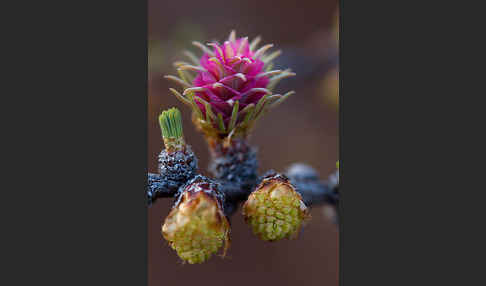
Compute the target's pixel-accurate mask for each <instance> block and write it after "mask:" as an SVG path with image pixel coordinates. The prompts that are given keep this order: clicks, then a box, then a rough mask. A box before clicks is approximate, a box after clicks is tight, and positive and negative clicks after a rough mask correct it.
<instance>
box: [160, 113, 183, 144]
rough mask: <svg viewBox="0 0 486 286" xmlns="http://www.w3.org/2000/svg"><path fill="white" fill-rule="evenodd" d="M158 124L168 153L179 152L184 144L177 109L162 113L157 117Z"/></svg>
mask: <svg viewBox="0 0 486 286" xmlns="http://www.w3.org/2000/svg"><path fill="white" fill-rule="evenodd" d="M159 124H160V129H162V137H163V139H164V144H165V147H166V148H167V149H168V151H175V150H181V149H182V147H184V145H185V143H184V135H183V132H182V116H181V112H180V111H179V109H177V108H175V107H173V108H170V109H168V110H165V111H163V112H162V114H160V115H159Z"/></svg>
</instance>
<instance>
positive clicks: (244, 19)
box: [147, 0, 339, 286]
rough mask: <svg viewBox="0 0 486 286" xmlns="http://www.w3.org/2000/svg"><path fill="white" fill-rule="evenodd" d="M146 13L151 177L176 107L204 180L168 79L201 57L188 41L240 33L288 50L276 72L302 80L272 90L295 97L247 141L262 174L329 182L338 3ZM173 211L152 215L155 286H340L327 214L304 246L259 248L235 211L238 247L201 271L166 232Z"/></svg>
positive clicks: (208, 4) (152, 3)
mask: <svg viewBox="0 0 486 286" xmlns="http://www.w3.org/2000/svg"><path fill="white" fill-rule="evenodd" d="M148 4H149V10H148V15H149V18H148V21H149V22H148V29H149V42H148V46H149V74H148V77H149V82H148V88H149V94H148V118H147V120H148V154H147V155H148V162H149V165H148V170H149V171H150V172H156V166H157V155H158V153H159V152H160V151H161V150H162V148H163V143H162V140H161V132H160V129H159V126H158V123H157V116H158V114H159V113H160V112H161V111H162V110H164V109H167V108H169V107H172V106H176V107H178V108H179V109H180V110H181V111H182V113H183V118H184V134H185V137H186V141H187V142H189V144H190V145H191V146H192V147H193V150H194V152H195V153H196V154H197V156H198V158H199V167H200V169H201V171H203V173H204V174H207V173H205V172H206V170H205V169H206V167H207V165H208V152H207V149H206V143H205V141H204V139H203V138H202V136H201V135H200V134H199V133H196V132H195V129H194V127H193V126H192V124H191V122H190V112H189V110H188V108H187V107H186V106H183V105H182V104H181V103H180V102H179V101H178V100H177V99H176V98H175V97H174V96H173V95H171V94H169V91H168V88H169V87H176V88H179V87H178V86H174V84H172V83H171V82H169V81H167V80H165V79H164V78H163V77H162V76H163V75H165V74H175V69H174V68H173V67H172V62H173V61H175V60H177V59H183V58H184V56H183V55H182V50H184V49H191V50H193V51H197V49H195V48H193V46H192V45H191V41H193V40H198V41H201V42H203V43H206V42H208V41H209V40H214V39H216V40H220V41H222V40H224V39H226V37H227V36H228V34H229V32H230V31H231V30H232V29H236V32H237V36H239V37H242V36H249V37H250V39H252V38H254V37H256V36H257V35H261V36H262V37H263V41H262V43H274V44H275V46H276V48H274V49H273V50H276V49H282V51H283V54H282V55H281V56H280V57H279V58H277V60H276V62H275V64H276V68H279V67H281V68H286V67H289V68H291V69H292V70H293V71H294V72H296V73H297V76H296V77H294V78H291V79H287V80H285V81H283V82H281V84H280V85H279V86H278V87H277V89H276V91H277V92H286V91H288V90H295V91H296V94H295V95H292V96H291V97H290V98H289V99H287V101H286V102H284V103H283V104H282V105H280V106H279V107H278V108H277V109H276V110H273V111H271V112H270V113H268V114H267V115H266V116H264V117H262V119H261V120H260V121H259V124H258V125H257V127H256V129H255V131H254V133H253V135H252V137H251V139H250V142H251V143H253V144H254V145H256V146H258V148H259V158H260V172H264V171H266V170H268V169H275V170H278V171H283V170H285V168H286V167H287V166H288V165H289V164H291V163H293V162H305V163H308V164H310V165H312V166H313V167H315V168H316V169H317V170H318V171H319V173H320V174H321V178H322V179H325V178H327V176H328V175H329V174H330V173H331V172H332V171H333V170H334V168H335V164H336V161H337V160H338V144H339V141H338V139H339V138H338V129H339V126H338V107H337V84H336V83H337V73H336V71H337V69H336V67H337V64H338V62H337V35H336V29H337V26H336V23H337V13H338V12H337V7H338V5H339V4H338V1H337V0H320V1H317V0H316V1H289V0H280V1H270V0H258V1H256V0H248V1H241V0H240V1H223V0H218V1H194V0H186V1H162V0H149V1H148ZM197 52H198V51H197ZM179 90H180V89H179ZM171 205H172V200H161V201H157V202H156V203H155V204H154V205H153V206H152V207H151V208H150V209H149V210H148V217H149V218H148V227H149V229H148V232H149V233H148V239H149V241H148V243H149V244H148V259H149V261H148V264H149V267H148V275H149V279H148V280H149V285H150V286H155V285H170V286H172V285H195V284H194V283H197V285H201V286H204V285H211V286H219V285H231V286H239V285H245V286H248V285H281V286H284V285H306V286H312V285H329V286H335V285H338V259H339V257H338V229H337V227H336V226H335V225H334V224H332V222H331V221H330V219H329V218H327V217H326V216H325V215H324V213H325V212H324V208H323V207H316V208H313V209H312V211H311V214H312V220H311V222H310V223H309V224H308V225H307V226H306V227H305V228H304V229H303V232H302V233H301V235H300V237H299V238H298V239H296V240H292V241H290V240H284V241H279V242H275V243H267V242H263V241H260V240H258V239H257V238H256V237H255V236H254V235H253V234H252V233H251V231H250V229H249V228H248V227H247V226H246V225H245V223H244V222H243V219H242V216H241V214H240V211H238V212H237V213H236V214H235V215H234V216H233V217H232V219H231V223H232V229H231V231H232V232H231V240H232V244H231V247H230V249H229V251H228V255H227V257H226V258H225V259H221V258H220V257H217V256H213V257H212V258H211V259H210V260H209V261H208V262H206V263H204V264H202V265H189V264H186V265H182V263H181V261H180V259H179V258H178V257H177V255H176V253H175V252H174V251H173V250H171V249H170V247H169V246H168V245H167V243H166V241H165V240H164V239H163V237H162V235H161V233H160V230H161V224H162V223H163V221H164V219H165V217H166V216H167V214H168V212H169V209H170V207H171Z"/></svg>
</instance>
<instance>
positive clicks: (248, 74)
mask: <svg viewBox="0 0 486 286" xmlns="http://www.w3.org/2000/svg"><path fill="white" fill-rule="evenodd" d="M259 41H260V38H256V39H255V40H253V41H252V42H251V43H250V42H248V38H239V39H236V36H235V33H234V32H232V33H231V34H230V36H229V38H228V40H227V41H225V42H224V43H223V44H218V43H209V44H207V45H208V46H209V47H210V48H209V47H207V46H205V45H203V44H201V43H198V42H193V44H194V45H195V46H197V47H199V48H201V49H202V51H203V55H202V56H201V57H200V58H198V57H196V56H195V55H194V54H192V53H190V52H186V55H187V56H188V57H189V58H190V59H191V61H192V64H190V63H186V62H176V63H175V65H176V67H177V68H178V73H179V76H180V77H175V76H166V77H167V78H168V79H171V80H174V81H175V82H177V83H179V84H180V85H182V87H183V88H184V91H183V92H182V94H181V93H179V92H178V91H176V90H175V89H171V91H172V92H173V93H174V94H175V95H176V96H177V98H178V99H180V100H181V101H182V102H183V103H185V104H187V105H189V106H190V107H191V108H192V109H193V121H194V123H195V124H196V126H197V127H198V128H199V129H200V130H202V131H203V132H204V133H205V135H206V136H207V137H210V138H213V139H222V138H225V137H227V136H228V135H230V134H232V135H234V136H239V135H241V136H245V135H247V133H248V132H249V130H250V129H251V128H252V127H253V124H254V122H255V121H256V120H257V119H258V118H259V117H260V116H261V115H262V114H263V113H265V112H266V111H267V110H268V109H270V108H272V107H275V106H276V105H278V104H279V103H281V102H282V101H283V100H285V99H286V98H287V97H288V96H289V95H291V94H292V93H293V92H288V93H286V94H284V95H280V94H273V92H272V90H273V88H274V87H275V86H276V84H277V83H278V82H279V81H280V80H281V79H283V78H286V77H290V76H293V75H295V74H294V73H292V72H291V71H290V70H272V67H273V64H272V60H273V59H274V58H276V57H277V56H278V55H279V54H280V51H276V52H273V53H271V54H266V52H267V51H268V50H269V49H270V48H271V47H273V45H264V46H263V47H261V48H257V45H258V43H259Z"/></svg>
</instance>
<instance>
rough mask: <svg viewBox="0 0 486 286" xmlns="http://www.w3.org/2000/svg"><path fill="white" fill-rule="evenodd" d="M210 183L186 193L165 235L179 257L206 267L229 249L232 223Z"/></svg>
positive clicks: (169, 218) (197, 184)
mask: <svg viewBox="0 0 486 286" xmlns="http://www.w3.org/2000/svg"><path fill="white" fill-rule="evenodd" d="M210 186H211V184H210V183H208V182H204V181H196V182H194V183H192V184H189V185H188V186H187V187H186V189H185V190H184V192H183V194H182V197H181V198H180V201H179V202H178V204H177V205H176V206H175V207H174V208H173V209H172V210H171V212H170V213H169V215H168V216H167V218H166V219H165V222H164V225H163V226H162V235H163V236H164V238H165V239H166V240H167V241H168V242H169V244H170V246H171V247H172V249H174V250H175V251H176V252H177V254H178V255H179V257H180V258H181V259H183V260H184V261H187V262H189V263H190V264H195V263H203V262H204V261H206V260H208V259H209V258H210V257H211V255H213V254H215V253H216V252H217V251H218V249H219V248H220V247H222V246H223V245H224V248H223V249H224V250H223V251H224V252H223V256H224V254H225V253H226V250H227V248H228V246H229V231H230V226H229V222H228V220H227V219H226V216H225V215H224V213H223V211H222V209H221V204H220V202H219V201H218V198H217V196H215V195H213V194H212V192H213V193H214V190H210V189H209V190H207V189H206V188H209V187H210Z"/></svg>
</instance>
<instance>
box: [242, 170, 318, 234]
mask: <svg viewBox="0 0 486 286" xmlns="http://www.w3.org/2000/svg"><path fill="white" fill-rule="evenodd" d="M243 215H244V217H245V221H246V222H247V223H248V224H249V225H250V227H251V228H252V230H253V233H254V234H255V235H257V236H258V237H259V238H260V239H262V240H267V241H276V240H280V239H282V238H290V239H292V238H295V237H297V235H298V233H299V231H300V229H301V227H302V226H303V224H304V222H305V221H306V220H307V219H308V218H309V217H310V215H309V211H308V208H307V207H306V205H305V204H304V202H303V201H302V197H301V195H300V194H299V193H297V192H296V191H295V188H294V186H292V184H290V183H289V181H288V179H287V178H285V177H283V176H280V175H274V176H270V177H267V178H265V179H264V180H263V181H262V182H261V183H260V185H259V186H258V187H257V188H256V189H255V191H253V192H252V193H251V194H250V196H249V197H248V200H247V201H246V202H245V204H244V205H243Z"/></svg>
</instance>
